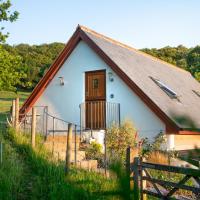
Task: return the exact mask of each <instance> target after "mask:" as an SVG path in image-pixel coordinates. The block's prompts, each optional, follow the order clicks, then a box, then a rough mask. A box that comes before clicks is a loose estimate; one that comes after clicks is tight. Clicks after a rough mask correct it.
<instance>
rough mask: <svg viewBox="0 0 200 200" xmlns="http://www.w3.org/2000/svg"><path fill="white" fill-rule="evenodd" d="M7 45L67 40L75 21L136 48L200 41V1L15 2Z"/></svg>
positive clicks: (60, 0) (68, 0) (192, 43)
mask: <svg viewBox="0 0 200 200" xmlns="http://www.w3.org/2000/svg"><path fill="white" fill-rule="evenodd" d="M11 1H12V3H13V7H12V8H13V9H14V10H17V11H19V12H20V16H19V19H18V21H17V22H15V23H12V24H8V23H6V24H4V25H5V27H6V30H7V31H8V32H10V37H9V39H8V40H7V43H9V44H18V43H29V44H42V43H50V42H64V43H66V42H67V40H68V39H69V37H70V36H71V34H72V33H73V31H74V30H75V28H76V26H77V24H81V25H84V26H87V27H89V28H91V29H94V30H95V31H97V32H100V33H102V34H105V35H107V36H109V37H112V38H114V39H117V40H119V41H121V42H124V43H126V44H129V45H131V46H134V47H136V48H144V47H157V48H159V47H164V46H167V45H170V46H177V45H179V44H183V45H185V46H187V47H191V46H196V45H198V44H200V0H11Z"/></svg>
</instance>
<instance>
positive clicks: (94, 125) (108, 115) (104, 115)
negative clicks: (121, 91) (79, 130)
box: [80, 101, 120, 130]
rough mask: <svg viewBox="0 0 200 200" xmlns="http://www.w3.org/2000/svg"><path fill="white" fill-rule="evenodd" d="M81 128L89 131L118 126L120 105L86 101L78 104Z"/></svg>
mask: <svg viewBox="0 0 200 200" xmlns="http://www.w3.org/2000/svg"><path fill="white" fill-rule="evenodd" d="M80 122H81V126H83V127H86V128H89V129H93V130H95V129H106V128H109V127H110V126H111V125H112V124H117V125H119V124H120V104H119V103H111V102H106V101H86V102H83V103H81V104H80Z"/></svg>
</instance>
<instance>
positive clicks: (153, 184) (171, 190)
mask: <svg viewBox="0 0 200 200" xmlns="http://www.w3.org/2000/svg"><path fill="white" fill-rule="evenodd" d="M130 151H131V149H130V148H128V149H127V155H128V156H127V158H128V160H129V162H130ZM127 167H128V169H127V170H129V174H132V173H133V176H132V178H131V180H134V189H135V192H138V191H140V199H141V200H143V199H146V195H150V196H154V197H157V198H159V199H179V196H180V195H178V194H176V192H177V191H178V190H180V189H181V190H185V191H189V192H190V193H191V194H192V195H193V197H192V198H190V199H195V198H196V199H200V170H199V169H192V168H184V167H176V166H168V165H162V164H155V163H149V162H144V161H142V159H141V158H139V157H135V158H134V162H133V163H129V164H127ZM152 170H155V171H156V172H158V173H167V174H168V176H169V177H170V175H171V176H173V174H179V175H181V176H179V180H178V182H174V181H171V180H163V178H161V177H158V176H156V177H154V175H155V173H153V172H152ZM188 180H192V182H195V184H193V185H188V184H187V185H186V182H187V181H188ZM137 199H139V195H138V197H137Z"/></svg>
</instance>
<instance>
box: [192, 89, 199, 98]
mask: <svg viewBox="0 0 200 200" xmlns="http://www.w3.org/2000/svg"><path fill="white" fill-rule="evenodd" d="M192 92H194V93H195V94H196V95H197V96H198V97H200V92H198V91H196V90H192Z"/></svg>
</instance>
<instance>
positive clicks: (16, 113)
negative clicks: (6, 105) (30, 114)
mask: <svg viewBox="0 0 200 200" xmlns="http://www.w3.org/2000/svg"><path fill="white" fill-rule="evenodd" d="M15 129H16V131H18V130H19V97H17V98H16V100H15Z"/></svg>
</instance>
